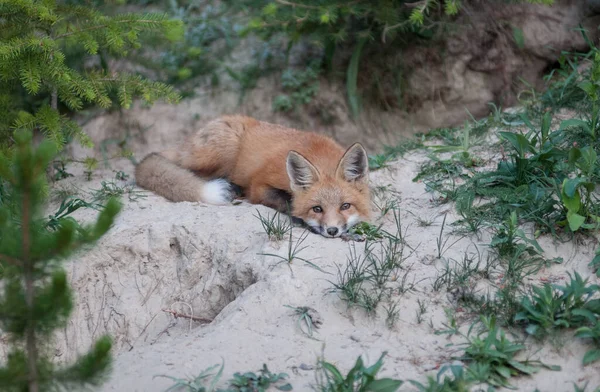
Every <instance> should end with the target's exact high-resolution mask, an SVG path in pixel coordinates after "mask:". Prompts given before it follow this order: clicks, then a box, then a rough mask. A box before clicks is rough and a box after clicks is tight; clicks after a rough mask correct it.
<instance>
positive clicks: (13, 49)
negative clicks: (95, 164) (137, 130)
mask: <svg viewBox="0 0 600 392" xmlns="http://www.w3.org/2000/svg"><path fill="white" fill-rule="evenodd" d="M143 33H152V34H155V35H156V36H163V37H166V38H167V39H170V40H176V39H179V38H180V37H181V36H182V35H183V25H182V23H181V21H177V20H169V19H168V18H167V16H166V15H163V14H151V13H146V14H135V13H126V14H118V15H114V16H106V15H103V14H102V13H101V12H99V11H98V10H96V9H94V8H92V7H91V6H83V5H77V4H72V2H67V0H64V1H61V0H0V144H2V147H7V145H10V144H11V140H10V135H11V133H12V132H13V131H14V130H20V129H25V130H40V131H42V132H43V133H44V134H45V136H46V137H47V138H49V139H51V140H52V141H54V142H55V144H56V145H57V146H59V147H60V146H62V145H64V144H65V143H66V142H68V141H69V140H71V139H73V138H76V139H78V140H79V141H80V142H81V143H82V144H83V145H87V146H90V145H91V142H90V140H89V138H87V137H86V135H85V134H84V133H83V132H82V130H81V128H80V127H79V126H78V125H77V124H76V123H75V122H73V121H71V120H69V119H68V118H67V117H66V116H64V115H61V113H59V109H60V108H61V107H64V108H65V109H68V110H71V111H77V110H80V109H82V108H83V107H84V105H90V104H94V105H98V106H100V107H102V108H108V107H110V106H111V105H112V104H113V102H114V101H117V102H118V103H119V104H120V105H121V106H123V107H125V108H127V107H129V106H130V105H131V103H132V100H133V99H134V98H135V97H138V96H139V97H141V98H142V99H143V100H144V101H145V102H148V103H152V102H154V101H156V100H157V99H159V98H166V99H167V100H168V101H170V102H173V101H176V100H177V99H178V95H177V94H176V93H175V92H174V90H173V89H172V88H171V87H170V86H167V85H165V84H162V83H157V82H153V81H149V80H146V79H144V78H142V77H140V76H138V75H132V74H118V73H111V72H109V70H108V69H107V66H106V56H108V55H126V54H127V53H128V51H129V50H131V49H135V48H138V47H139V46H140V38H141V34H143ZM74 51H79V53H80V56H79V58H76V59H75V61H74V63H73V64H69V63H68V62H67V61H66V53H73V52H74ZM84 56H85V57H84ZM94 58H95V60H99V61H97V63H99V64H100V65H101V66H100V67H96V68H94V69H92V70H89V69H87V68H86V67H84V62H88V63H89V62H90V61H89V60H90V59H92V60H94ZM32 96H33V98H34V99H33V100H32Z"/></svg>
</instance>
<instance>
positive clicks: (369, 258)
mask: <svg viewBox="0 0 600 392" xmlns="http://www.w3.org/2000/svg"><path fill="white" fill-rule="evenodd" d="M394 217H395V219H396V233H394V234H392V233H389V232H387V231H382V233H383V236H384V239H383V240H381V241H377V242H372V241H370V240H367V241H365V245H364V249H363V251H362V253H359V252H358V251H357V249H356V245H355V244H354V243H352V244H350V253H349V255H348V256H347V257H346V258H347V262H346V265H345V266H344V268H341V267H340V266H337V278H338V279H337V282H335V283H334V282H331V281H329V282H330V283H331V284H332V286H333V287H332V288H331V289H330V291H329V292H330V293H340V294H341V296H342V299H343V300H345V301H346V302H347V303H348V305H349V306H358V307H361V308H363V309H364V310H365V311H366V312H367V313H369V314H374V312H375V310H376V309H377V306H378V305H379V303H380V302H381V300H382V299H384V298H387V297H389V294H390V292H391V290H392V288H391V287H390V285H389V284H390V282H391V281H393V280H395V278H396V276H397V273H396V272H397V271H398V270H399V269H400V268H401V267H402V263H403V261H404V260H405V259H406V258H407V257H408V256H407V255H406V254H405V247H406V246H407V245H406V243H405V241H404V238H403V233H402V227H401V225H400V218H399V216H398V214H397V213H396V210H394ZM404 279H406V275H405V278H404ZM405 285H406V282H405V281H404V280H403V281H402V282H401V287H400V289H404V290H406V287H405Z"/></svg>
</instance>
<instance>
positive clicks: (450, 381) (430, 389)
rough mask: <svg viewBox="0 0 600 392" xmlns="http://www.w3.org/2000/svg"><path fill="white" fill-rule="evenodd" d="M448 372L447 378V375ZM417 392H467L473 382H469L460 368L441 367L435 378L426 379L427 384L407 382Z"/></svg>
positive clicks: (463, 370) (455, 366) (413, 381)
mask: <svg viewBox="0 0 600 392" xmlns="http://www.w3.org/2000/svg"><path fill="white" fill-rule="evenodd" d="M448 372H450V373H451V376H450V377H449V376H448V375H447V373H448ZM409 382H410V383H411V384H413V385H414V386H415V387H417V390H418V391H419V392H469V391H470V390H471V385H472V384H473V381H471V380H469V378H468V375H467V374H466V372H465V369H464V368H463V367H462V366H457V365H454V366H443V367H442V368H441V369H440V370H439V371H438V373H437V375H436V377H435V378H433V377H431V376H428V377H427V384H422V383H420V382H418V381H415V380H409Z"/></svg>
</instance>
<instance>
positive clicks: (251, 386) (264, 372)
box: [154, 364, 292, 392]
mask: <svg viewBox="0 0 600 392" xmlns="http://www.w3.org/2000/svg"><path fill="white" fill-rule="evenodd" d="M224 367H225V364H221V365H214V366H211V367H209V368H207V369H205V370H203V371H202V372H200V374H199V375H198V376H195V377H192V378H189V379H186V378H178V377H173V376H168V375H162V374H161V375H156V376H154V377H164V378H168V379H170V380H172V381H173V382H174V384H173V385H172V386H170V387H169V388H167V389H166V390H165V392H170V391H188V392H246V391H253V392H265V391H266V390H268V389H269V388H270V387H271V386H275V387H276V388H277V389H279V390H280V391H291V390H292V385H291V384H289V383H286V384H281V383H282V382H283V381H284V380H285V379H286V378H288V375H287V374H286V373H272V372H271V371H270V370H269V368H268V367H267V365H266V364H263V367H262V369H260V370H259V372H258V374H256V373H254V372H244V373H240V372H237V373H235V374H234V375H233V378H232V379H230V380H229V381H228V387H227V388H225V389H223V388H218V387H217V384H218V383H219V381H220V379H221V377H222V375H223V369H224ZM217 368H218V371H217V373H216V374H215V373H214V370H215V369H217ZM276 384H280V385H276Z"/></svg>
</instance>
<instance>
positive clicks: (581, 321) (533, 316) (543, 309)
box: [515, 272, 600, 338]
mask: <svg viewBox="0 0 600 392" xmlns="http://www.w3.org/2000/svg"><path fill="white" fill-rule="evenodd" d="M599 291H600V286H598V285H595V284H590V285H588V279H585V280H584V279H582V278H581V276H580V275H579V274H578V273H577V272H575V274H574V276H571V275H570V282H569V283H568V284H567V285H566V286H559V285H550V284H545V285H544V286H542V287H533V288H532V294H531V296H527V297H524V298H522V300H521V306H522V309H523V310H522V311H521V312H519V313H518V314H517V316H516V317H515V321H517V322H521V323H525V325H526V329H525V330H526V331H527V333H528V334H530V335H534V336H536V337H538V338H542V337H544V336H547V335H548V334H550V333H552V332H553V330H555V329H562V328H577V327H581V326H584V325H587V324H590V323H595V322H596V321H597V320H598V318H600V299H592V296H594V295H595V294H596V293H598V292H599Z"/></svg>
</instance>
